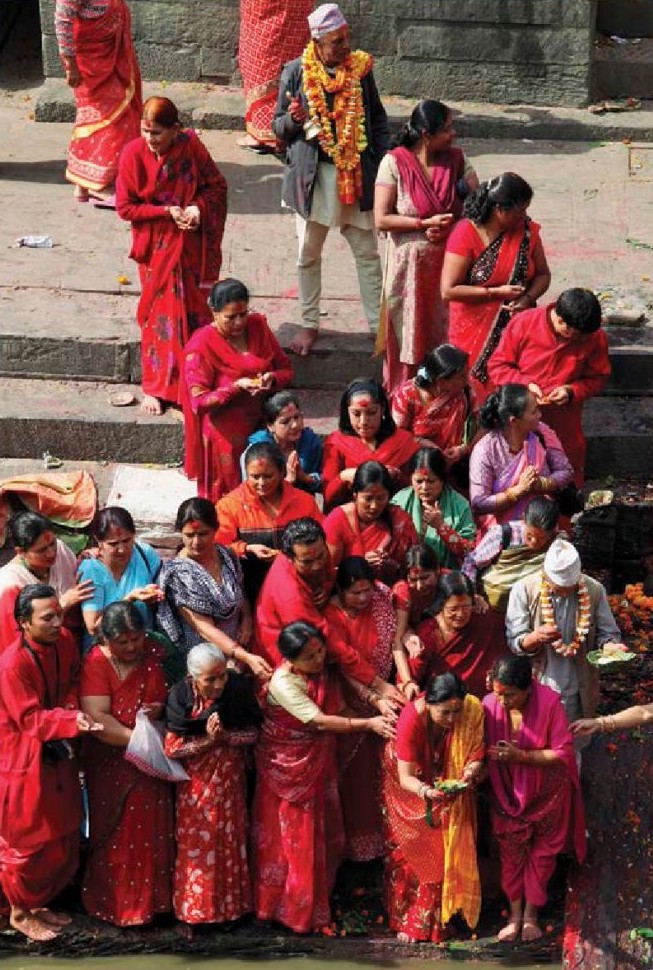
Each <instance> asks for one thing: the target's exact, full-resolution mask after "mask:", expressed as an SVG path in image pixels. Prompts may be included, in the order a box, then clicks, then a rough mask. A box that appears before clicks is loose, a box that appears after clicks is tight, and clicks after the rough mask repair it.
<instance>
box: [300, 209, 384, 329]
mask: <svg viewBox="0 0 653 970" xmlns="http://www.w3.org/2000/svg"><path fill="white" fill-rule="evenodd" d="M296 224H297V241H298V244H299V257H298V259H297V271H298V277H299V306H300V312H301V325H302V327H310V328H311V329H313V330H317V328H318V327H319V326H320V295H321V293H322V248H323V246H324V242H325V240H326V237H327V234H328V232H329V226H323V225H322V224H321V223H319V222H311V220H306V219H302V217H301V216H296ZM340 232H341V233H342V235H343V236H344V237H345V239H346V240H347V242H348V243H349V248H350V249H351V251H352V253H353V256H354V259H355V260H356V272H357V274H358V287H359V290H360V295H361V302H362V304H363V312H364V313H365V317H366V319H367V322H368V323H369V325H370V330H371V331H372V332H376V329H377V327H378V325H379V311H380V309H381V284H382V275H381V260H380V258H379V250H378V245H377V238H376V232H375V231H374V229H360V228H359V227H358V226H342V227H341V229H340Z"/></svg>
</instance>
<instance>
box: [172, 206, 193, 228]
mask: <svg viewBox="0 0 653 970" xmlns="http://www.w3.org/2000/svg"><path fill="white" fill-rule="evenodd" d="M168 212H169V213H170V218H171V219H172V220H173V222H174V223H175V225H176V226H177V228H178V229H182V230H183V231H184V232H195V230H196V229H199V226H200V210H199V207H198V206H196V205H188V206H186V208H185V209H182V208H181V206H179V205H171V206H169V208H168Z"/></svg>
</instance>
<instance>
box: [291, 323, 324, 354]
mask: <svg viewBox="0 0 653 970" xmlns="http://www.w3.org/2000/svg"><path fill="white" fill-rule="evenodd" d="M317 335H318V330H317V327H314V328H311V327H302V329H301V330H300V331H299V333H298V334H297V336H296V337H295V338H294V339H293V341H292V343H291V344H290V349H291V350H292V352H293V354H297V355H298V357H308V355H309V354H310V352H311V347H312V346H313V344H314V343H315V341H316V340H317Z"/></svg>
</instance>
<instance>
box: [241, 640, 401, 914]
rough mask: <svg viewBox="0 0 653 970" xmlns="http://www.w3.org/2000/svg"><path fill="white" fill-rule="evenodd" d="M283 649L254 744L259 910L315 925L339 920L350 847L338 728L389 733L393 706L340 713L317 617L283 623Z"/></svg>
mask: <svg viewBox="0 0 653 970" xmlns="http://www.w3.org/2000/svg"><path fill="white" fill-rule="evenodd" d="M279 652H280V653H281V655H282V657H283V658H284V659H283V661H282V662H281V664H280V665H279V666H278V667H277V669H276V670H275V672H274V674H273V675H272V679H271V680H270V683H269V686H268V693H267V696H266V704H265V708H264V713H263V727H262V729H261V736H260V740H259V743H258V745H257V748H256V767H257V784H256V794H255V796H254V807H253V812H252V815H253V824H252V871H253V875H254V910H255V913H256V915H257V917H258V918H259V919H265V920H276V921H277V922H278V923H282V924H283V925H284V926H288V927H290V929H291V930H295V932H296V933H309V932H311V931H314V930H319V929H321V928H322V927H323V926H326V925H327V924H328V923H329V922H330V920H331V911H330V908H329V894H330V893H331V890H332V889H333V884H334V882H335V877H336V872H337V869H338V866H339V864H340V861H341V859H342V853H343V849H344V833H343V827H342V813H341V810H340V799H339V797H338V777H337V768H336V758H335V739H334V736H333V735H334V734H336V733H337V734H346V733H351V732H352V731H356V732H358V731H372V732H374V733H375V734H379V735H380V736H381V737H385V738H391V737H393V736H394V728H393V726H392V721H391V719H390V718H389V717H386V716H381V715H378V716H376V717H364V718H363V717H342V716H340V713H339V712H340V711H341V710H342V707H343V705H342V700H341V698H340V691H339V690H338V685H337V683H336V682H335V681H334V680H333V679H332V675H331V674H330V673H329V672H328V671H327V670H325V667H324V659H325V656H326V646H325V643H324V640H323V638H322V635H321V634H320V632H319V631H318V630H317V628H316V627H314V626H312V625H311V624H310V623H305V622H304V621H297V622H295V623H291V624H289V625H288V626H286V627H284V629H283V630H282V631H281V633H280V635H279ZM368 693H371V692H368ZM373 696H374V698H375V699H376V703H377V705H378V704H380V703H381V702H380V701H379V699H378V697H377V695H373Z"/></svg>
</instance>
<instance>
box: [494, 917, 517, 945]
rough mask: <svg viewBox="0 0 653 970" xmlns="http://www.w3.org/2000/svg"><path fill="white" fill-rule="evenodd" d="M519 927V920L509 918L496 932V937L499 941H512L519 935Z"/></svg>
mask: <svg viewBox="0 0 653 970" xmlns="http://www.w3.org/2000/svg"><path fill="white" fill-rule="evenodd" d="M520 929H521V920H513V919H511V920H509V921H508V923H506V925H505V926H504V928H503V929H502V930H499V932H498V934H497V939H499V940H500V942H501V943H513V942H514V941H515V940H516V939H517V937H518V936H519V931H520Z"/></svg>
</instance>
